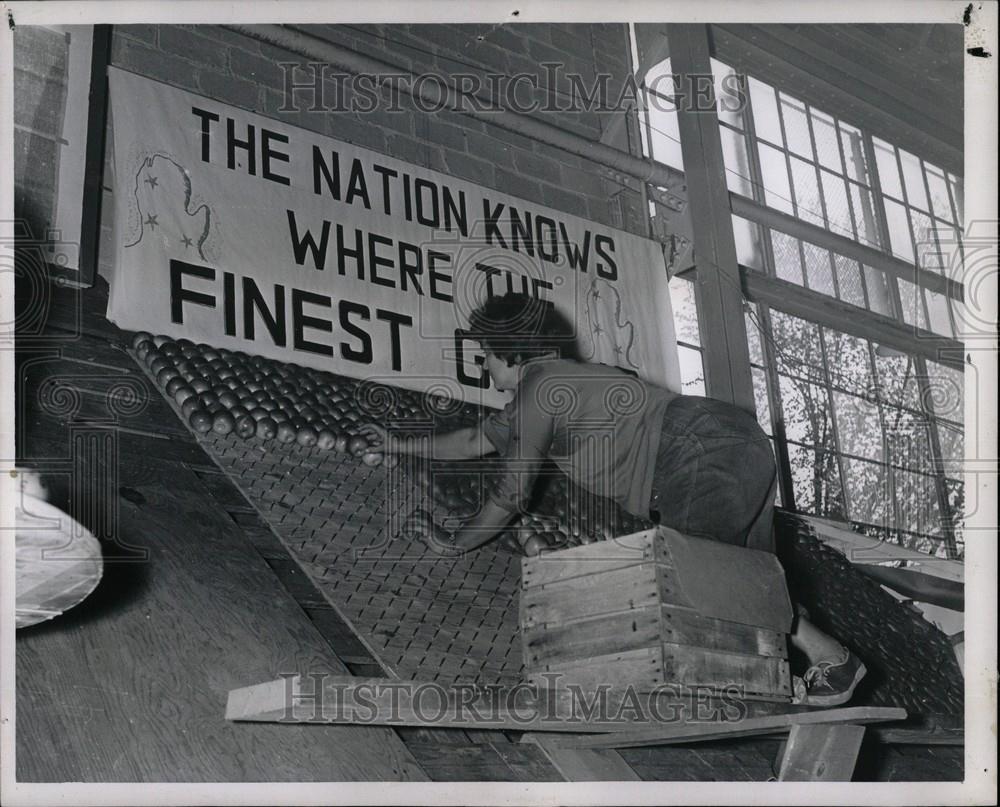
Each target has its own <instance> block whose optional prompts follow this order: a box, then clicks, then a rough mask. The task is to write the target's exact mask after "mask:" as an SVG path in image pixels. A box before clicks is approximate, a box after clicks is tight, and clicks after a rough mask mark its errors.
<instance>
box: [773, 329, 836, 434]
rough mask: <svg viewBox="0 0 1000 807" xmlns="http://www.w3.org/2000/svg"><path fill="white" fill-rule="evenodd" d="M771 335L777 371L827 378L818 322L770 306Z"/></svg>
mask: <svg viewBox="0 0 1000 807" xmlns="http://www.w3.org/2000/svg"><path fill="white" fill-rule="evenodd" d="M771 337H772V340H773V344H774V349H775V361H776V362H777V365H778V369H779V370H780V371H782V372H786V373H789V374H791V375H796V376H801V377H803V378H807V379H810V380H812V381H818V382H821V383H822V382H824V381H825V380H826V371H825V370H824V369H823V353H822V350H821V349H820V343H819V327H818V326H817V325H814V324H813V323H811V322H806V321H805V320H802V319H799V318H798V317H793V316H790V315H789V314H784V313H782V312H781V311H773V310H772V311H771ZM810 442H814V441H810Z"/></svg>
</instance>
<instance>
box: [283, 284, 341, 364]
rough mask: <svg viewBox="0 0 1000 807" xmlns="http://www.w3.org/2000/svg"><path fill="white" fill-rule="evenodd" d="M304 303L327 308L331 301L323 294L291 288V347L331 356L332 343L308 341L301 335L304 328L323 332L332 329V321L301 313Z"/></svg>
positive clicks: (328, 331)
mask: <svg viewBox="0 0 1000 807" xmlns="http://www.w3.org/2000/svg"><path fill="white" fill-rule="evenodd" d="M306 303H308V304H310V305H320V306H323V307H324V308H329V307H330V305H331V303H332V301H331V300H330V298H329V297H327V296H326V295H325V294H315V293H313V292H311V291H303V290H302V289H292V347H294V348H295V349H296V350H305V351H308V352H309V353H318V354H320V355H321V356H332V355H333V346H332V345H325V344H322V343H320V342H310V341H309V340H308V339H306V338H305V336H304V335H303V331H304V330H305V329H306V328H315V329H316V330H318V331H323V332H324V333H331V332H332V331H333V323H332V322H331V321H330V320H328V319H319V318H318V317H310V316H309V315H307V314H305V313H303V310H302V307H303V305H305V304H306Z"/></svg>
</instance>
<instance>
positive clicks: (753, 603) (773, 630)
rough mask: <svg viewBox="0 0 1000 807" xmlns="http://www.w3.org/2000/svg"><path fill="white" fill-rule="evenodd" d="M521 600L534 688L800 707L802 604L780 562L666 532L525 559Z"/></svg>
mask: <svg viewBox="0 0 1000 807" xmlns="http://www.w3.org/2000/svg"><path fill="white" fill-rule="evenodd" d="M520 594H521V596H520V624H521V640H522V647H523V655H524V665H525V675H526V678H527V680H528V681H529V682H531V683H535V684H539V685H543V686H551V685H552V682H553V680H556V679H554V678H553V677H552V676H548V675H544V674H551V673H558V674H559V677H558V679H557V680H558V685H559V686H566V685H577V686H580V687H584V688H587V689H589V688H592V687H595V686H598V685H600V684H610V685H611V686H612V687H614V688H615V689H618V688H619V687H620V688H625V687H627V686H631V687H632V688H634V689H635V690H636V691H639V692H649V691H653V690H655V689H657V688H659V687H662V686H664V685H666V686H668V687H669V688H670V689H671V690H676V691H679V692H681V693H690V692H692V691H694V688H696V687H697V688H698V691H701V692H704V691H706V689H707V690H711V691H712V692H715V693H722V692H724V691H725V690H726V689H727V688H728V687H733V686H734V687H738V688H739V691H740V692H741V693H743V696H744V697H745V698H747V699H750V700H767V701H776V702H785V701H789V700H790V699H791V695H792V688H791V676H790V673H789V668H788V648H787V641H786V639H787V633H788V631H789V630H790V628H791V624H792V607H791V602H790V600H789V597H788V589H787V587H786V585H785V577H784V572H783V571H782V569H781V565H780V564H779V563H778V560H777V558H776V557H775V556H774V555H771V554H769V553H766V552H760V551H757V550H752V549H745V548H742V547H734V546H729V545H727V544H720V543H717V542H714V541H707V540H703V539H698V538H690V537H687V536H683V535H681V534H680V533H678V532H676V531H674V530H671V529H668V528H665V527H657V528H654V529H651V530H645V531H643V532H639V533H635V534H633V535H629V536H624V537H621V538H618V539H616V540H614V541H603V542H599V543H593V544H586V545H584V546H579V547H574V548H572V549H565V550H561V551H557V552H549V553H545V554H542V555H539V556H537V557H532V558H525V559H524V560H523V561H522V566H521V592H520Z"/></svg>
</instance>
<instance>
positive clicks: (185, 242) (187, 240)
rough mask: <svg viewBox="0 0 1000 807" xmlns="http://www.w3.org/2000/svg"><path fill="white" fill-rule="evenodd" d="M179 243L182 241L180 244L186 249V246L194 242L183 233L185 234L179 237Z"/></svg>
mask: <svg viewBox="0 0 1000 807" xmlns="http://www.w3.org/2000/svg"><path fill="white" fill-rule="evenodd" d="M181 243H182V244H183V245H184V249H187V248H188V247H190V246H191V244H193V243H194V242H193V241H192V240H191V239H190V238H188V237H187V236H186V235H185V236H182V237H181Z"/></svg>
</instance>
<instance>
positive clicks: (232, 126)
mask: <svg viewBox="0 0 1000 807" xmlns="http://www.w3.org/2000/svg"><path fill="white" fill-rule="evenodd" d="M254 131H255V129H254V126H253V124H252V123H248V124H247V139H246V140H238V139H237V137H236V121H234V120H233V119H232V118H226V151H227V154H228V163H227V165H228V166H229V168H230V169H234V168H236V149H243V151H245V152H246V153H247V173H248V174H250V176H256V175H257V149H256V146H255V143H256V138H255V136H254Z"/></svg>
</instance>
